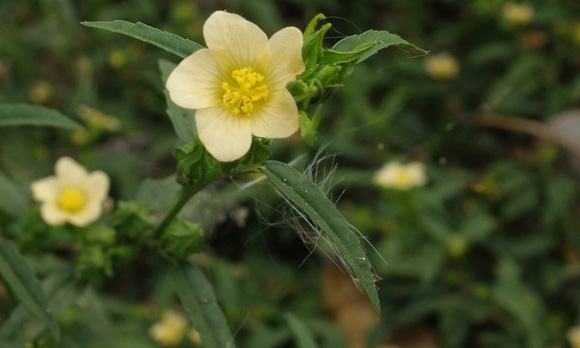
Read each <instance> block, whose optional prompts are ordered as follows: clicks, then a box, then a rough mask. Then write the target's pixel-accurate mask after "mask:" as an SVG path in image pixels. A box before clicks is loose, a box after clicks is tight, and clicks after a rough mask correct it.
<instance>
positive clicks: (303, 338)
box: [284, 313, 318, 348]
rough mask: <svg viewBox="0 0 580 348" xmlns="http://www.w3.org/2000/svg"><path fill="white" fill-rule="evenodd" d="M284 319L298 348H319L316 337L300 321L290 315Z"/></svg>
mask: <svg viewBox="0 0 580 348" xmlns="http://www.w3.org/2000/svg"><path fill="white" fill-rule="evenodd" d="M284 317H285V318H286V322H287V323H288V327H290V332H292V335H294V340H295V341H296V347H297V348H318V344H316V340H315V339H314V336H312V333H311V332H310V330H308V327H306V325H305V324H304V323H303V322H302V321H301V320H300V319H298V318H297V317H296V316H294V315H292V314H290V313H287V314H286V315H285V316H284Z"/></svg>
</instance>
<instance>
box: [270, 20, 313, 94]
mask: <svg viewBox="0 0 580 348" xmlns="http://www.w3.org/2000/svg"><path fill="white" fill-rule="evenodd" d="M302 44H303V38H302V32H301V31H300V29H298V28H295V27H287V28H284V29H282V30H279V31H278V32H276V33H275V34H274V35H272V37H271V38H270V41H268V49H267V50H265V52H264V55H263V56H262V64H264V65H265V67H264V72H265V74H266V76H267V78H268V80H269V82H270V89H271V90H272V91H277V90H279V89H283V88H285V87H286V84H287V83H288V82H290V81H292V80H295V79H296V76H297V75H299V74H301V73H302V72H303V71H304V62H303V61H302Z"/></svg>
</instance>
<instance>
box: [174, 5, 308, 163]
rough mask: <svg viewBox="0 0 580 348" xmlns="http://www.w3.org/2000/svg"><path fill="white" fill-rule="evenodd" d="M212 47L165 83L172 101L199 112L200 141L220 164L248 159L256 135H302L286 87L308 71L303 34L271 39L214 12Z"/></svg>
mask: <svg viewBox="0 0 580 348" xmlns="http://www.w3.org/2000/svg"><path fill="white" fill-rule="evenodd" d="M203 36H204V38H205V41H206V44H207V46H208V48H204V49H200V50H198V51H197V52H195V53H193V54H192V55H191V56H189V57H187V58H185V59H184V60H183V61H181V63H179V65H178V66H177V68H175V70H174V71H173V72H172V73H171V75H170V76H169V78H168V79H167V90H168V91H169V94H170V96H171V99H172V100H173V101H174V102H175V103H176V104H177V105H179V106H181V107H184V108H187V109H196V110H197V112H196V114H195V121H196V124H197V131H198V135H199V138H200V139H201V141H202V143H203V144H204V146H205V147H206V149H207V151H208V152H209V153H210V154H211V155H212V156H214V157H215V158H216V159H218V160H219V161H224V162H229V161H234V160H237V159H239V158H241V157H242V156H244V155H245V154H246V153H247V152H248V150H249V149H250V146H251V144H252V135H254V136H258V137H263V138H285V137H288V136H290V135H292V134H293V133H294V132H296V131H297V130H298V108H297V106H296V103H295V102H294V98H293V97H292V95H291V94H290V92H289V91H288V90H287V89H286V84H288V82H290V81H292V80H294V79H295V78H296V76H297V75H298V74H300V73H302V72H303V71H304V62H303V61H302V41H303V40H302V32H300V30H299V29H297V28H294V27H287V28H284V29H282V30H280V31H278V32H277V33H275V34H274V35H272V37H271V38H270V39H269V40H268V37H267V36H266V34H265V33H264V32H263V31H262V30H261V29H260V28H259V27H258V26H256V25H255V24H253V23H251V22H249V21H247V20H246V19H244V18H243V17H241V16H238V15H236V14H232V13H227V12H223V11H217V12H214V13H213V14H212V15H211V16H210V17H209V18H208V19H207V21H206V22H205V24H204V26H203Z"/></svg>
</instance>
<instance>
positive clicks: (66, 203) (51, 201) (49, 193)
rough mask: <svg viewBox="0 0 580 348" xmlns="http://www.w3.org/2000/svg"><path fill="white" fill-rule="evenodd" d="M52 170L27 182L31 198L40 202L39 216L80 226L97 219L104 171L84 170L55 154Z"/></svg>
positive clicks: (103, 193) (105, 178) (104, 195)
mask: <svg viewBox="0 0 580 348" xmlns="http://www.w3.org/2000/svg"><path fill="white" fill-rule="evenodd" d="M55 172H56V175H54V176H49V177H47V178H44V179H41V180H38V181H35V182H33V183H32V186H31V187H32V194H33V196H34V199H35V200H37V201H39V202H41V203H42V205H41V207H40V213H41V215H42V218H43V220H44V221H45V222H46V223H48V224H50V225H59V224H63V223H65V222H70V223H71V224H73V225H76V226H80V227H83V226H86V225H88V224H90V223H91V222H93V221H95V220H97V219H98V218H99V216H100V215H101V211H102V205H103V201H104V200H105V199H106V198H107V195H108V192H109V177H108V176H107V174H105V173H104V172H102V171H95V172H92V173H88V172H87V170H86V169H85V168H83V167H82V166H81V165H80V164H78V163H77V162H75V161H74V160H73V159H72V158H70V157H61V158H59V160H58V161H57V162H56V165H55Z"/></svg>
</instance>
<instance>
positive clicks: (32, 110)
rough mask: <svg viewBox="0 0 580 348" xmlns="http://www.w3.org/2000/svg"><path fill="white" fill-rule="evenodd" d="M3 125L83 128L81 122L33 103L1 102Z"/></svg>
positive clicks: (1, 121) (0, 124) (0, 121)
mask: <svg viewBox="0 0 580 348" xmlns="http://www.w3.org/2000/svg"><path fill="white" fill-rule="evenodd" d="M1 126H46V127H58V128H65V129H78V128H81V125H80V124H78V123H76V122H74V121H72V120H71V119H69V118H68V117H66V116H65V115H63V114H61V113H60V112H58V111H56V110H53V109H49V108H46V107H44V106H40V105H31V104H0V127H1Z"/></svg>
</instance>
